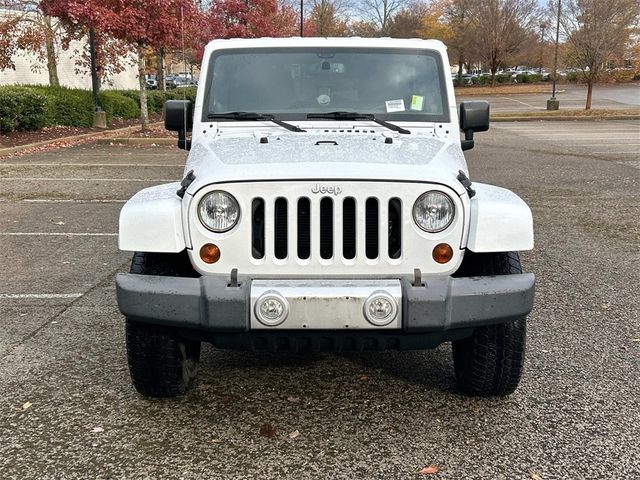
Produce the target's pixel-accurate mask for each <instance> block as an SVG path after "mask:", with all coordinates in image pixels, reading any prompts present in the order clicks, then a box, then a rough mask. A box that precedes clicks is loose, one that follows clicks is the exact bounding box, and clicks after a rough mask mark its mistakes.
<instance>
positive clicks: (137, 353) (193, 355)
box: [126, 252, 200, 397]
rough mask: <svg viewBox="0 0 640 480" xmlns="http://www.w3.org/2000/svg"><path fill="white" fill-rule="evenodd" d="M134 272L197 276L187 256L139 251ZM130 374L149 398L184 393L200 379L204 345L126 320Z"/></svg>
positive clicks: (170, 331)
mask: <svg viewBox="0 0 640 480" xmlns="http://www.w3.org/2000/svg"><path fill="white" fill-rule="evenodd" d="M131 273H136V274H139V275H167V276H183V277H184V276H197V274H196V272H195V271H194V270H193V268H192V267H191V264H190V263H189V259H188V258H187V257H186V255H185V254H184V253H181V254H160V253H143V252H137V253H135V254H134V256H133V260H132V261H131ZM126 339H127V359H128V363H129V374H130V375H131V381H132V383H133V386H134V387H135V388H136V390H137V391H138V392H139V393H141V394H142V395H146V396H149V397H174V396H177V395H182V394H184V393H185V392H186V391H187V390H188V389H189V388H190V387H191V386H193V383H194V381H195V378H196V374H197V371H198V361H199V360H200V342H199V341H195V340H188V339H185V338H183V337H181V336H180V333H179V331H178V330H176V329H174V328H170V327H163V326H159V325H153V324H149V323H145V322H139V321H136V320H134V319H130V318H127V320H126Z"/></svg>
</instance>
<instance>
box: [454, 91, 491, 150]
mask: <svg viewBox="0 0 640 480" xmlns="http://www.w3.org/2000/svg"><path fill="white" fill-rule="evenodd" d="M460 130H462V131H463V132H464V140H463V141H462V150H471V149H472V148H473V146H474V142H473V134H474V132H486V131H487V130H489V102H485V101H484V100H474V101H471V102H462V103H461V104H460Z"/></svg>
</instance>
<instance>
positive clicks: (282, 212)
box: [273, 197, 288, 260]
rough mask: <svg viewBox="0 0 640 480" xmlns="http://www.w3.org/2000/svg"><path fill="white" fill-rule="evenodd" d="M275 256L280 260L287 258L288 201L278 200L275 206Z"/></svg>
mask: <svg viewBox="0 0 640 480" xmlns="http://www.w3.org/2000/svg"><path fill="white" fill-rule="evenodd" d="M273 216H274V226H273V228H274V232H273V233H274V244H273V254H274V255H275V257H276V258H277V259H278V260H283V259H285V258H287V238H288V236H287V230H288V229H287V200H286V199H285V198H282V197H281V198H277V199H276V201H275V204H274V212H273Z"/></svg>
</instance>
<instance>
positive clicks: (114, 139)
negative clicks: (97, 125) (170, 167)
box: [96, 137, 178, 145]
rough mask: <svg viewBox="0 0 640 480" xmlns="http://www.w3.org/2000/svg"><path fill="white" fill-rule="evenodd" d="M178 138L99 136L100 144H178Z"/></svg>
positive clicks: (98, 142) (98, 141) (97, 141)
mask: <svg viewBox="0 0 640 480" xmlns="http://www.w3.org/2000/svg"><path fill="white" fill-rule="evenodd" d="M177 141H178V139H177V138H135V137H109V138H98V139H97V140H96V143H97V144H98V145H111V144H112V143H114V144H118V145H176V142H177Z"/></svg>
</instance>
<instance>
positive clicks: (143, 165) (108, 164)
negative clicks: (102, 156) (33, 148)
mask: <svg viewBox="0 0 640 480" xmlns="http://www.w3.org/2000/svg"><path fill="white" fill-rule="evenodd" d="M0 167H154V168H157V167H172V168H173V167H180V168H183V167H184V164H182V163H181V164H164V163H27V162H25V163H0Z"/></svg>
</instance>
